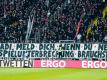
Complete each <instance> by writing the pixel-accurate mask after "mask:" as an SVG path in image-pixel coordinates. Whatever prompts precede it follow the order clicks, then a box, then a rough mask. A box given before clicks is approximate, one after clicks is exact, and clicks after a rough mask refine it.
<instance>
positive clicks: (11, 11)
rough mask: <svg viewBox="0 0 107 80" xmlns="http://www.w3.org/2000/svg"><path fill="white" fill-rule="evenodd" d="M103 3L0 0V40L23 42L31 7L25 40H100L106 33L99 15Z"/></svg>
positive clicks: (105, 21)
mask: <svg viewBox="0 0 107 80" xmlns="http://www.w3.org/2000/svg"><path fill="white" fill-rule="evenodd" d="M105 4H106V2H103V1H102V0H0V42H25V38H26V34H27V29H28V28H27V25H28V20H29V16H30V15H32V12H33V11H34V14H35V16H34V22H33V28H32V30H31V35H30V37H29V39H28V40H29V42H59V40H76V41H80V42H103V41H104V40H105V36H106V35H107V17H105V18H102V11H103V9H104V7H105ZM95 18H98V24H97V26H95V25H94V23H93V22H94V19H95ZM89 25H91V26H90V27H91V32H90V33H88V34H87V30H88V28H89Z"/></svg>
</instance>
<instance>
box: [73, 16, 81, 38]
mask: <svg viewBox="0 0 107 80" xmlns="http://www.w3.org/2000/svg"><path fill="white" fill-rule="evenodd" d="M81 23H82V18H80V21H79V22H78V25H77V30H76V35H75V38H76V37H77V35H78V33H79V31H80V27H81ZM75 38H74V39H75Z"/></svg>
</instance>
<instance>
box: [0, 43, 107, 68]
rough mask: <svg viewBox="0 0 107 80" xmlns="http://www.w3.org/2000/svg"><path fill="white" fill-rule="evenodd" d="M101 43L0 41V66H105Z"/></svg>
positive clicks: (106, 46)
mask: <svg viewBox="0 0 107 80" xmlns="http://www.w3.org/2000/svg"><path fill="white" fill-rule="evenodd" d="M106 60H107V44H104V43H41V44H39V43H0V67H29V68H34V67H35V68H40V67H46V68H47V67H53V68H54V67H55V68H107V62H106Z"/></svg>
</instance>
